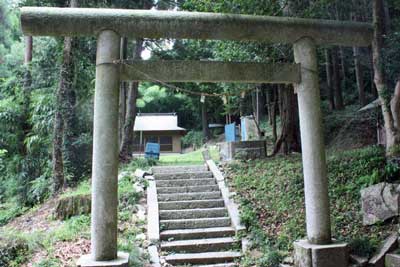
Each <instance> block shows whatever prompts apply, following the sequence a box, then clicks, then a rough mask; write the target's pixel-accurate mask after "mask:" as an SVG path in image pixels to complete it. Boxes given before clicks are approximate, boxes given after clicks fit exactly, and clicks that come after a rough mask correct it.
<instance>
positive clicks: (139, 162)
mask: <svg viewBox="0 0 400 267" xmlns="http://www.w3.org/2000/svg"><path fill="white" fill-rule="evenodd" d="M156 164H157V160H156V159H153V158H134V159H133V160H131V162H129V164H128V165H126V166H124V168H123V169H125V170H126V171H132V172H134V171H135V170H136V169H142V170H146V169H149V168H150V167H151V166H154V165H156Z"/></svg>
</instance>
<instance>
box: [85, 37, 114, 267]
mask: <svg viewBox="0 0 400 267" xmlns="http://www.w3.org/2000/svg"><path fill="white" fill-rule="evenodd" d="M120 40H121V37H120V36H119V35H118V34H117V33H115V32H113V31H103V32H101V33H100V35H99V37H98V41H97V57H96V88H95V96H94V126H93V167H92V232H91V241H92V256H93V259H94V260H97V261H108V260H113V259H116V258H117V213H118V105H119V90H118V87H119V67H118V66H117V65H115V64H114V63H113V61H114V60H117V59H119V52H120Z"/></svg>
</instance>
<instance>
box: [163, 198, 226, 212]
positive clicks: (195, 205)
mask: <svg viewBox="0 0 400 267" xmlns="http://www.w3.org/2000/svg"><path fill="white" fill-rule="evenodd" d="M224 205H225V203H224V200H223V199H206V200H184V201H166V202H158V207H159V209H160V210H180V209H208V208H221V207H224Z"/></svg>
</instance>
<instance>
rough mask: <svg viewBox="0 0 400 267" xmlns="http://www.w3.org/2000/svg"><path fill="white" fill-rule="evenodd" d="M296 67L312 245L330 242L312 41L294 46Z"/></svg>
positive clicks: (301, 42) (314, 51)
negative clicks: (299, 78)
mask: <svg viewBox="0 0 400 267" xmlns="http://www.w3.org/2000/svg"><path fill="white" fill-rule="evenodd" d="M294 57H295V61H296V63H300V64H301V82H300V83H299V84H297V85H296V90H297V98H298V105H299V117H300V131H301V148H302V157H303V172H304V193H305V202H306V223H307V237H308V241H309V242H310V243H312V244H329V243H330V242H331V221H330V211H329V196H328V178H327V171H326V160H325V145H324V138H323V130H322V115H321V107H320V105H321V100H320V92H319V81H318V67H317V51H316V45H315V42H314V40H313V39H311V38H308V37H305V38H302V39H300V40H298V41H297V42H296V43H295V44H294Z"/></svg>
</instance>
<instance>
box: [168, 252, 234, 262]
mask: <svg viewBox="0 0 400 267" xmlns="http://www.w3.org/2000/svg"><path fill="white" fill-rule="evenodd" d="M240 256H241V253H240V252H235V251H225V252H203V253H182V254H173V255H168V256H166V257H165V260H166V261H167V262H168V263H169V264H172V265H177V264H213V263H230V262H233V261H234V260H235V259H237V258H239V257H240Z"/></svg>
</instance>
